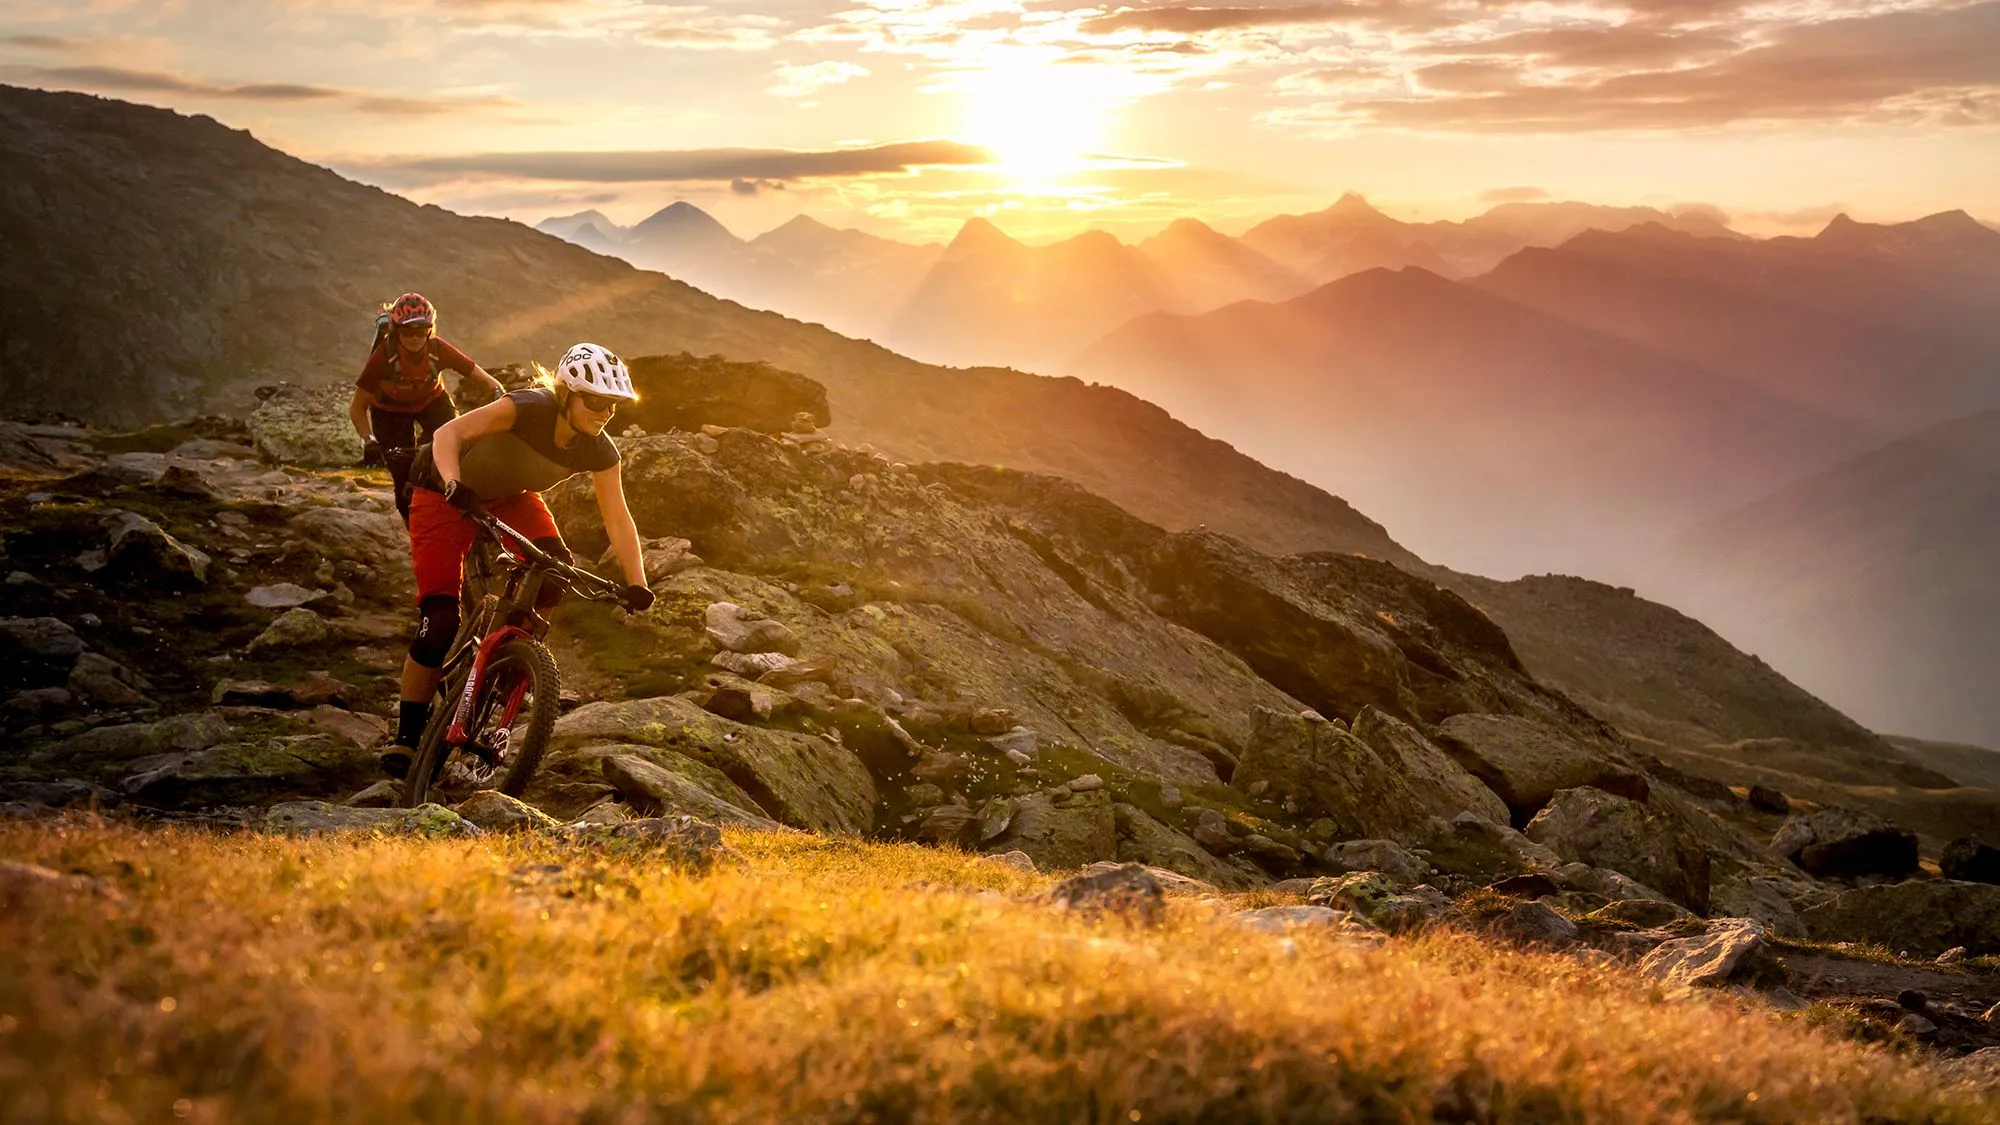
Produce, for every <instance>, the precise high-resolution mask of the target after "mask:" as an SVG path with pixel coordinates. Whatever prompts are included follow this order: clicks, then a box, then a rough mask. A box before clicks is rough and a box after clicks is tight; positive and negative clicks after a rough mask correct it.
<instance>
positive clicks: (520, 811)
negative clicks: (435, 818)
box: [452, 789, 561, 832]
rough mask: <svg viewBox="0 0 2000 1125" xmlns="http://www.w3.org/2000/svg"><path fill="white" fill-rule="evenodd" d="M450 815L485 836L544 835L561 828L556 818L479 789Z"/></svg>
mask: <svg viewBox="0 0 2000 1125" xmlns="http://www.w3.org/2000/svg"><path fill="white" fill-rule="evenodd" d="M452 811H454V812H456V813H458V815H460V816H462V817H464V818H465V819H466V820H468V821H470V822H472V823H473V824H476V825H478V826H479V828H480V829H481V830H482V831H485V832H546V831H550V830H553V829H556V828H560V827H561V825H560V824H559V823H557V821H556V818H555V817H552V816H550V815H549V814H547V813H545V812H543V811H542V810H540V809H538V808H536V807H535V806H533V805H530V804H528V803H526V802H525V801H521V800H518V799H516V798H514V797H509V796H508V795H507V794H505V793H502V792H500V791H499V790H498V789H481V790H479V791H478V792H476V793H474V794H472V795H471V796H470V797H467V798H466V799H465V800H463V801H460V802H459V803H458V804H457V805H456V806H455V807H454V808H453V810H452Z"/></svg>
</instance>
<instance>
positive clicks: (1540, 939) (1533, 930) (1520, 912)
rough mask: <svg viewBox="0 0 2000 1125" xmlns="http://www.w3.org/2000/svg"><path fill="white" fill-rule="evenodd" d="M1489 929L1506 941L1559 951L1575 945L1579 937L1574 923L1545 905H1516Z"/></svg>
mask: <svg viewBox="0 0 2000 1125" xmlns="http://www.w3.org/2000/svg"><path fill="white" fill-rule="evenodd" d="M1493 929H1494V932H1495V933H1498V934H1499V935H1500V936H1501V937H1504V938H1506V939H1507V940H1509V941H1513V942H1518V943H1520V944H1522V945H1528V946H1543V947H1549V948H1555V949H1561V948H1563V947H1565V946H1570V945H1575V944H1576V942H1577V939H1578V936H1579V931H1578V930H1577V928H1576V923H1575V922H1572V921H1570V920H1569V919H1567V918H1565V917H1563V916H1562V915H1560V914H1558V913H1556V912H1555V910H1554V909H1553V908H1551V907H1550V906H1549V905H1548V904H1547V903H1544V902H1538V901H1534V900H1529V901H1526V902H1517V903H1515V904H1514V905H1513V906H1511V907H1509V908H1508V910H1507V913H1506V914H1504V915H1502V916H1500V917H1499V918H1497V919H1495V920H1494V923H1493Z"/></svg>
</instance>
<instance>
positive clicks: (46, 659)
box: [0, 617, 84, 687]
mask: <svg viewBox="0 0 2000 1125" xmlns="http://www.w3.org/2000/svg"><path fill="white" fill-rule="evenodd" d="M83 648H84V645H83V638H82V637H79V636H77V634H76V630H75V629H72V628H70V627H69V623H68V622H65V621H63V620H61V619H60V618H55V617H5V618H0V682H5V683H7V684H9V685H13V686H18V687H51V686H54V685H57V684H62V683H64V682H66V681H67V680H68V679H69V672H70V669H71V668H74V667H75V666H76V660H77V657H80V656H82V655H83Z"/></svg>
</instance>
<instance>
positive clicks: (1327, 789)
mask: <svg viewBox="0 0 2000 1125" xmlns="http://www.w3.org/2000/svg"><path fill="white" fill-rule="evenodd" d="M1230 784H1231V785H1233V786H1235V787H1236V788H1239V789H1243V790H1245V791H1250V792H1256V793H1259V794H1261V795H1263V796H1264V797H1266V798H1268V799H1269V800H1272V801H1275V802H1277V803H1278V804H1279V805H1280V806H1281V807H1283V808H1285V809H1286V810H1287V811H1288V812H1293V813H1295V814H1296V815H1299V816H1302V817H1305V818H1307V819H1312V818H1316V817H1325V818H1327V819H1329V820H1331V821H1333V824H1334V827H1335V832H1336V834H1337V835H1338V836H1340V837H1342V838H1362V837H1369V838H1380V839H1389V840H1396V841H1398V842H1401V843H1411V842H1414V841H1415V840H1417V839H1419V838H1421V837H1422V836H1423V834H1424V833H1425V831H1426V828H1427V824H1428V821H1429V819H1430V818H1431V817H1433V816H1452V815H1455V814H1457V813H1459V812H1463V811H1465V810H1464V809H1463V808H1461V807H1456V806H1457V804H1458V802H1457V800H1456V799H1455V797H1454V796H1453V795H1452V794H1451V793H1450V791H1449V790H1448V789H1446V788H1444V787H1443V786H1437V785H1432V786H1426V787H1424V788H1421V789H1420V788H1419V787H1418V786H1416V785H1415V784H1413V783H1412V779H1411V776H1410V775H1409V774H1407V773H1405V772H1404V770H1403V768H1402V762H1401V760H1400V759H1399V760H1397V761H1396V762H1395V763H1394V764H1393V765H1392V764H1391V763H1390V762H1387V761H1384V760H1383V758H1382V756H1381V755H1380V754H1377V753H1376V752H1375V750H1374V749H1373V748H1372V747H1370V746H1369V745H1368V744H1367V743H1365V742H1363V741H1361V740H1360V739H1358V738H1356V737H1355V736H1354V735H1352V734H1350V733H1348V732H1347V731H1346V730H1344V729H1342V728H1341V727H1339V726H1337V725H1335V724H1333V723H1330V722H1327V721H1326V720H1324V719H1320V718H1318V717H1317V716H1313V717H1306V716H1304V715H1300V714H1296V713H1293V714H1286V713H1281V712H1278V711H1273V710H1271V709H1269V708H1261V707H1260V708H1258V709H1257V712H1256V726H1255V728H1254V729H1253V730H1252V732H1251V735H1250V743H1249V745H1248V746H1247V747H1246V748H1245V749H1244V751H1243V759H1242V761H1240V762H1238V763H1237V766H1236V772H1235V774H1234V776H1233V777H1232V778H1231V780H1230Z"/></svg>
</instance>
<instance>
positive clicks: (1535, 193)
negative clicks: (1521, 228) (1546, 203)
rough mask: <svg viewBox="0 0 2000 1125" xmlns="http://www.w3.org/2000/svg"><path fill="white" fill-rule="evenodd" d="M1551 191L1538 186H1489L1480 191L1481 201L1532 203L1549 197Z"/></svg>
mask: <svg viewBox="0 0 2000 1125" xmlns="http://www.w3.org/2000/svg"><path fill="white" fill-rule="evenodd" d="M1548 197H1549V193H1548V192H1546V191H1544V190H1542V189H1541V188H1538V187H1503V188H1489V189H1487V190H1486V191H1482V192H1480V193H1479V202H1481V203H1532V202H1534V201H1535V200H1538V199H1547V198H1548Z"/></svg>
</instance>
